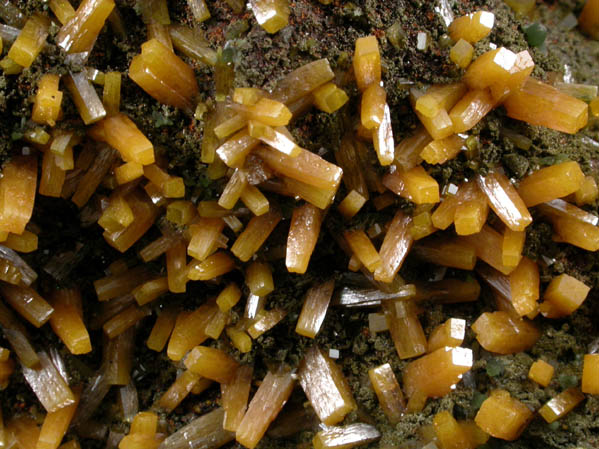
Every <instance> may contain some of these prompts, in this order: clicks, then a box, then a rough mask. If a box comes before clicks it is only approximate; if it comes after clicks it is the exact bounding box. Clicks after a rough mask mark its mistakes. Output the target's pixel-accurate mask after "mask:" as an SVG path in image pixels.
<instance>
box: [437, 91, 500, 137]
mask: <svg viewBox="0 0 599 449" xmlns="http://www.w3.org/2000/svg"><path fill="white" fill-rule="evenodd" d="M493 106H495V101H494V100H493V98H492V97H491V93H490V92H489V90H487V89H480V90H471V91H469V92H468V93H467V94H466V95H464V97H462V99H461V100H460V101H458V102H457V103H456V105H455V106H454V107H453V108H452V109H451V111H449V118H450V120H451V123H452V124H453V132H455V133H463V132H466V131H468V130H470V129H472V128H474V126H475V125H476V124H477V123H478V122H480V121H481V120H482V119H483V118H484V117H485V116H486V115H487V114H488V113H489V112H490V111H491V109H493ZM433 137H434V136H433Z"/></svg>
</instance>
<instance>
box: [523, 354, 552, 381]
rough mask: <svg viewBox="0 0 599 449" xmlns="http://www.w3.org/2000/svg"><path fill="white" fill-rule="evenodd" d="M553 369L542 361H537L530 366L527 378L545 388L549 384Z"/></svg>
mask: <svg viewBox="0 0 599 449" xmlns="http://www.w3.org/2000/svg"><path fill="white" fill-rule="evenodd" d="M554 371H555V368H553V366H552V365H550V364H549V363H547V362H545V361H544V360H541V359H539V360H537V361H536V362H534V363H533V364H532V365H531V366H530V370H529V371H528V378H529V379H530V380H533V381H535V382H536V383H538V384H539V385H541V386H542V387H546V386H547V385H549V383H550V382H551V378H552V377H553V372H554Z"/></svg>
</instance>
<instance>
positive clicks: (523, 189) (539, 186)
mask: <svg viewBox="0 0 599 449" xmlns="http://www.w3.org/2000/svg"><path fill="white" fill-rule="evenodd" d="M583 180H584V174H583V173H582V170H581V169H580V166H579V165H578V163H577V162H573V161H568V162H562V163H561V164H557V165H552V166H551V167H546V168H542V169H540V170H537V171H536V172H534V173H532V174H531V175H528V176H527V177H526V178H524V179H523V180H522V181H520V186H519V187H518V193H519V194H520V197H521V198H522V200H523V201H524V203H525V204H526V206H528V207H531V206H536V205H537V204H540V203H546V202H548V201H551V200H554V199H556V198H562V197H564V196H567V195H570V194H571V193H574V192H576V191H577V190H579V189H580V186H581V185H582V182H583Z"/></svg>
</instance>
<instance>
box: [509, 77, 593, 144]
mask: <svg viewBox="0 0 599 449" xmlns="http://www.w3.org/2000/svg"><path fill="white" fill-rule="evenodd" d="M504 105H505V108H506V110H507V115H508V116H509V117H511V118H514V119H516V120H522V121H525V122H527V123H529V124H531V125H540V126H545V127H547V128H551V129H555V130H557V131H562V132H565V133H568V134H575V133H577V132H578V131H579V130H580V129H581V128H584V127H585V126H586V124H587V122H588V116H589V107H588V105H587V104H586V103H585V102H584V101H582V100H579V99H577V98H574V97H571V96H570V95H566V94H564V93H562V92H560V91H559V90H557V89H556V88H554V87H552V86H550V85H548V84H544V83H542V82H541V81H537V80H535V79H532V78H529V79H527V80H526V82H525V83H524V85H523V86H522V89H520V90H518V91H516V92H514V93H513V94H512V95H510V96H509V97H508V98H507V99H506V101H505V103H504Z"/></svg>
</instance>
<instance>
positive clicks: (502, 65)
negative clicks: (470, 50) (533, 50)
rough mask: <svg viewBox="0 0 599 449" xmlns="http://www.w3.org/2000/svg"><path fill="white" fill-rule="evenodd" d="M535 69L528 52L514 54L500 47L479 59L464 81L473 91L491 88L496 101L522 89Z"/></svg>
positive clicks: (470, 68) (472, 65)
mask: <svg viewBox="0 0 599 449" xmlns="http://www.w3.org/2000/svg"><path fill="white" fill-rule="evenodd" d="M533 69H534V62H533V61H532V58H531V56H530V54H529V53H528V52H527V51H523V52H521V53H518V54H516V53H514V52H512V51H510V50H508V49H507V48H504V47H500V48H497V49H495V50H490V51H488V52H486V53H484V54H482V55H481V56H480V57H478V58H477V59H476V60H475V61H474V62H473V63H472V64H471V65H470V67H468V70H467V71H466V74H465V75H464V80H465V81H466V83H467V84H468V86H470V88H471V89H485V88H490V90H491V93H492V96H493V98H494V99H496V100H499V99H502V98H503V97H504V96H505V95H506V93H507V94H509V93H511V92H516V91H517V90H518V89H520V88H521V87H522V85H523V83H524V82H525V81H526V79H527V78H528V77H529V75H530V74H531V73H532V70H533Z"/></svg>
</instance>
